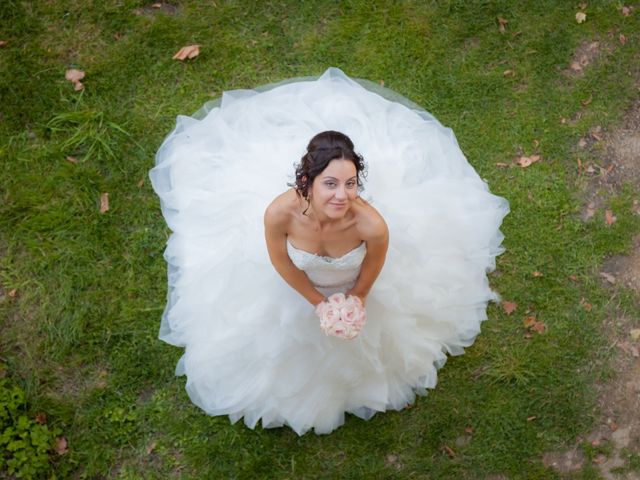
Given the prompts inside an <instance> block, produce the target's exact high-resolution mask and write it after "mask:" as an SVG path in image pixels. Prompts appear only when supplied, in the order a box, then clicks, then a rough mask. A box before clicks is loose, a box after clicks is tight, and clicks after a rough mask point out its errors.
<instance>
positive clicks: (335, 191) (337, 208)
mask: <svg viewBox="0 0 640 480" xmlns="http://www.w3.org/2000/svg"><path fill="white" fill-rule="evenodd" d="M357 196H358V178H357V171H356V166H355V165H354V164H353V162H351V161H350V160H343V159H336V160H331V161H330V162H329V164H328V165H327V168H325V169H324V170H323V171H322V173H321V174H320V175H318V176H317V177H316V178H315V179H314V180H313V184H312V185H311V195H310V198H309V201H310V202H311V207H312V208H313V210H314V211H315V212H318V213H323V214H324V215H326V216H327V217H329V218H331V219H339V218H342V217H343V216H344V215H345V214H346V213H347V211H348V210H349V208H350V207H351V202H353V201H354V200H355V199H356V197H357Z"/></svg>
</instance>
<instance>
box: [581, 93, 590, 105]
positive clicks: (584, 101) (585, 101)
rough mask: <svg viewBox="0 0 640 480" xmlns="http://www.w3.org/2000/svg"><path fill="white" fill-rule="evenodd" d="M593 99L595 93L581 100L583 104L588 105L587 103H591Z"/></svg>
mask: <svg viewBox="0 0 640 480" xmlns="http://www.w3.org/2000/svg"><path fill="white" fill-rule="evenodd" d="M592 101H593V95H589V98H586V99H584V100H580V103H581V104H582V106H584V107H586V106H587V105H589V104H590V103H591V102H592Z"/></svg>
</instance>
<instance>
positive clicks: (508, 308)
mask: <svg viewBox="0 0 640 480" xmlns="http://www.w3.org/2000/svg"><path fill="white" fill-rule="evenodd" d="M516 308H518V304H517V303H515V302H502V309H503V310H504V313H506V314H507V315H511V314H512V313H513V312H514V311H515V310H516Z"/></svg>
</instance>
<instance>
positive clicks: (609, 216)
mask: <svg viewBox="0 0 640 480" xmlns="http://www.w3.org/2000/svg"><path fill="white" fill-rule="evenodd" d="M617 219H618V217H616V216H615V215H614V214H613V212H612V211H611V210H605V212H604V222H605V223H606V224H607V225H609V226H611V225H613V224H614V223H616V220H617Z"/></svg>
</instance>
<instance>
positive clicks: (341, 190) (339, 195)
mask: <svg viewBox="0 0 640 480" xmlns="http://www.w3.org/2000/svg"><path fill="white" fill-rule="evenodd" d="M335 197H336V199H337V200H344V199H346V198H347V189H346V187H345V186H344V185H340V186H338V188H336V193H335Z"/></svg>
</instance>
